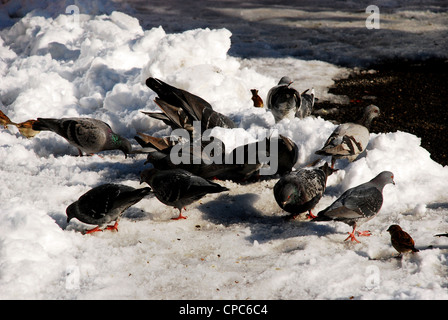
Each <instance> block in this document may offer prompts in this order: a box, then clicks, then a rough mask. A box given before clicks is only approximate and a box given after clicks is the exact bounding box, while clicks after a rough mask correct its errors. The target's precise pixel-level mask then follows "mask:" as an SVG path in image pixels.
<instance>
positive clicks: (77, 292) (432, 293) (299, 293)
mask: <svg viewBox="0 0 448 320" xmlns="http://www.w3.org/2000/svg"><path fill="white" fill-rule="evenodd" d="M395 2H396V1H394V2H385V3H389V4H390V3H395ZM12 3H13V2H8V3H7V4H6V5H4V6H6V7H5V8H7V9H8V10H9V11H11V10H13V9H11V7H12V6H13V5H12ZM14 3H16V4H17V3H20V4H21V7H20V10H22V11H23V17H21V18H20V19H15V20H14V21H12V20H11V19H10V18H8V19H9V20H8V24H5V25H4V26H5V28H3V29H2V30H0V55H1V60H0V74H1V80H0V96H1V104H0V108H1V110H2V111H3V112H4V113H5V114H6V115H8V116H9V117H10V118H11V119H12V120H13V121H16V122H21V121H25V120H28V119H32V118H36V117H39V116H42V117H69V116H83V117H95V118H98V119H101V120H103V121H106V122H108V123H109V124H110V125H111V126H112V128H113V129H114V130H115V131H116V132H117V133H119V134H121V135H123V136H125V137H127V138H128V139H130V141H132V144H133V146H134V147H136V148H137V147H138V145H137V143H136V141H135V140H133V137H134V135H135V134H136V132H144V133H147V134H151V135H155V136H166V135H169V133H170V129H168V128H167V127H166V126H165V125H164V124H163V123H162V122H160V121H156V120H151V119H150V118H149V117H147V116H146V115H144V114H142V113H141V112H140V111H142V110H144V111H156V110H158V107H157V106H156V105H155V103H154V102H153V99H154V97H155V96H156V95H155V93H154V92H152V91H151V90H150V89H149V88H147V87H146V85H145V83H144V81H145V79H146V78H147V77H149V76H154V77H157V78H160V79H162V80H164V81H166V82H168V83H170V84H172V85H175V86H177V87H181V88H183V89H185V90H188V91H190V92H192V93H195V94H197V95H199V96H201V97H203V98H204V99H206V100H207V101H209V102H210V103H211V104H212V105H213V107H214V108H215V110H217V111H219V112H221V113H224V114H226V115H228V116H230V117H231V118H232V119H233V120H234V121H235V122H236V123H237V124H238V126H239V128H237V129H234V130H229V129H227V130H224V129H219V128H217V129H216V130H215V131H214V134H216V135H217V136H220V135H222V136H223V137H225V138H226V142H227V143H229V144H232V143H233V144H235V145H238V144H242V143H243V142H244V141H247V142H248V141H253V140H255V139H256V138H257V137H258V136H259V135H260V134H261V133H262V132H266V131H267V130H269V129H273V130H276V132H277V133H281V134H284V135H286V136H288V137H290V138H291V139H293V140H294V141H295V142H296V144H297V145H298V146H299V160H298V162H297V164H296V168H300V167H302V166H305V165H307V164H308V163H310V162H312V161H314V160H316V159H317V156H316V155H314V151H315V150H317V149H318V148H320V147H321V146H322V145H323V143H324V142H325V140H326V139H327V137H328V136H329V134H330V133H331V132H332V131H333V129H334V128H335V124H333V123H331V122H329V121H325V120H323V119H322V118H320V117H308V118H306V119H294V120H291V121H290V120H283V121H281V122H279V123H277V124H276V123H275V122H274V119H273V116H272V115H271V114H270V113H269V112H268V111H266V110H265V109H255V108H253V107H252V101H251V93H250V89H252V88H257V89H259V90H260V95H261V96H262V97H263V98H264V97H265V96H266V94H267V91H268V90H269V89H270V88H271V87H272V86H273V85H275V84H276V83H277V82H278V79H279V78H280V77H281V76H282V75H284V74H288V75H289V76H290V77H291V78H293V79H294V80H295V83H294V84H295V85H296V86H297V88H298V89H299V90H301V91H303V90H305V89H308V88H311V87H314V88H315V90H316V95H317V97H318V98H319V99H322V100H333V101H335V99H337V98H336V97H334V96H332V95H331V94H329V93H328V92H327V91H328V88H329V87H330V86H331V85H332V84H333V80H334V79H336V78H338V77H339V78H340V77H346V76H347V75H348V74H349V72H350V69H349V68H346V67H339V66H337V65H336V64H334V62H335V61H333V63H332V62H328V61H326V59H325V54H322V55H320V56H319V54H316V55H315V58H314V59H311V60H310V59H306V57H305V58H304V59H298V58H294V57H287V56H279V57H277V56H269V57H260V56H255V57H245V58H243V57H238V56H235V55H231V54H229V52H231V51H232V47H233V46H234V45H235V46H238V45H240V44H239V43H236V44H234V39H233V33H232V32H231V31H230V30H229V29H227V28H190V29H188V30H185V31H181V32H167V31H166V30H165V27H164V26H163V24H162V25H161V26H157V27H153V28H148V29H143V28H142V26H141V24H140V22H139V20H138V19H137V18H135V17H133V16H132V15H131V13H132V10H129V11H128V12H131V13H130V14H127V13H124V12H120V11H114V10H111V9H110V8H115V7H113V5H116V4H114V3H109V2H106V1H104V2H100V1H99V2H94V4H96V5H91V6H90V7H89V5H88V4H87V3H90V2H86V3H85V4H84V2H78V4H79V3H81V4H82V6H81V4H80V7H81V8H83V10H85V11H83V12H87V13H81V14H80V15H79V21H78V22H75V21H73V16H70V15H66V14H65V8H66V7H67V5H68V4H71V3H69V2H67V1H59V2H54V1H52V6H51V9H50V7H49V6H47V7H45V5H48V4H47V3H46V2H39V3H40V4H39V5H38V4H37V3H38V2H34V1H19V2H14ZM42 3H44V7H43V9H44V12H45V13H46V14H45V15H43V14H41V13H42V11H39V10H43V9H42V7H39V6H41V4H42ZM349 3H351V2H349ZM109 4H110V6H109ZM53 5H54V6H53ZM351 5H352V6H353V4H351ZM37 7H39V8H40V9H39V10H37V11H31V10H32V9H36V8H37ZM88 8H93V9H91V10H90V11H89V10H87V9H88ZM281 9H282V8H281V7H273V8H272V10H274V11H273V12H276V10H281ZM15 10H16V12H17V10H19V9H17V8H16V9H15ZM216 10H218V9H216ZM220 10H224V9H220ZM247 10H249V9H247ZM254 10H255V9H254ZM254 10H252V11H251V12H252V16H251V17H252V18H251V19H258V18H262V17H263V15H264V14H266V13H263V14H261V13H260V12H256V11H254ZM339 10H342V9H341V8H339ZM28 11H31V12H30V13H27V14H26V12H28ZM411 11H412V12H413V13H412V14H411V13H410V12H411ZM5 12H7V10H3V11H2V15H3V16H5V17H6V13H5ZM61 12H62V13H61ZM263 12H264V11H263ZM60 13H61V14H60ZM295 13H296V12H292V13H291V14H295ZM417 13H418V14H417ZM328 14H329V13H328ZM347 14H348V13H347ZM389 14H390V15H391V16H390V17H389V18H393V19H395V20H394V21H395V24H396V25H395V28H399V26H400V28H403V24H404V22H403V21H402V19H404V18H406V17H409V15H412V16H414V17H416V19H419V21H421V20H424V21H426V20H428V19H429V20H431V21H433V22H434V24H435V26H434V30H436V31H437V32H439V31H440V30H441V29H443V28H442V26H441V25H439V24H437V21H440V20H441V19H442V18H443V17H444V16H445V17H446V13H445V12H443V11H442V12H437V11H430V12H426V11H421V10H417V9H416V8H414V7H412V8H411V9H409V10H404V11H399V12H398V13H397V12H391V13H389ZM3 16H2V21H6V20H3ZM8 17H9V16H8ZM313 17H314V18H313V19H316V18H315V17H318V14H317V13H314V14H313ZM159 18H160V17H159ZM330 18H331V17H330ZM330 18H329V20H331V19H330ZM275 19H279V20H276V21H280V22H281V23H287V22H288V21H290V20H288V19H285V17H284V16H283V15H281V16H279V17H278V18H275ZM307 21H308V20H307ZM307 21H305V22H303V23H308V22H307ZM310 21H311V20H310ZM313 21H315V20H313ZM13 23H14V24H13ZM425 28H427V26H425ZM419 30H420V31H419ZM431 30H432V29H431ZM443 30H445V31H446V26H445V29H443ZM423 31H425V32H426V29H419V28H418V26H415V32H423ZM363 32H365V31H363ZM349 35H352V36H353V37H355V36H356V35H355V32H354V33H353V34H350V33H349ZM302 36H306V35H301V37H302ZM334 45H335V42H332V43H331V46H329V47H327V48H326V51H329V52H335V50H336V49H335V48H334ZM238 48H239V49H238V50H243V51H244V50H246V51H244V52H246V53H247V55H248V56H250V52H251V51H250V50H252V49H249V48H248V44H247V43H246V44H244V45H243V46H241V47H238ZM343 49H344V50H342V51H337V52H336V56H337V57H338V58H337V59H348V60H350V59H351V58H350V55H348V54H347V52H351V51H350V48H347V47H344V48H343ZM414 49H415V48H414ZM441 49H442V48H439V50H441ZM269 50H272V48H271V49H269ZM388 50H392V49H391V48H389V49H388ZM412 50H413V49H412V48H410V49H409V51H407V52H406V54H407V55H411V54H415V55H418V56H420V53H419V52H417V51H412ZM431 50H432V49H431ZM431 50H428V52H431ZM358 53H359V52H358ZM313 54H314V53H313ZM438 54H440V55H443V54H446V52H444V53H443V52H441V51H440V52H438ZM372 55H373V56H374V57H382V53H381V54H378V53H375V52H374V53H372ZM366 59H370V57H369V56H368V55H366ZM361 60H362V59H361ZM361 62H362V61H361ZM379 107H380V108H381V106H379ZM243 137H244V138H245V139H243ZM232 138H233V139H232ZM235 138H236V139H235ZM76 155H77V151H76V150H75V149H74V148H73V147H71V146H69V145H68V144H67V142H66V141H65V140H64V139H62V138H61V137H59V136H57V135H55V134H53V133H50V132H41V133H39V134H38V135H37V136H36V137H35V138H33V139H26V138H24V137H23V136H21V135H20V133H19V132H18V131H17V130H16V129H15V127H11V126H10V127H9V129H7V130H6V129H1V132H0V158H1V161H0V172H1V177H2V184H1V186H0V191H1V193H0V270H1V271H0V298H2V299H157V300H159V299H241V300H243V299H348V298H350V297H354V298H356V299H447V298H448V293H447V291H446V287H447V285H448V277H447V271H448V270H447V261H446V260H447V257H448V252H447V249H446V248H447V247H446V245H447V241H448V240H447V239H446V238H443V237H442V238H436V237H434V235H435V234H437V233H445V232H446V231H447V229H446V225H447V223H448V218H447V217H448V216H447V213H448V205H447V203H448V195H447V193H446V187H447V182H446V181H448V168H447V167H443V166H441V165H439V164H438V163H436V162H434V161H433V160H431V158H430V154H429V153H428V152H427V151H426V150H425V149H423V148H422V147H421V146H420V139H419V138H418V137H416V136H414V135H411V134H409V133H405V132H400V131H398V132H390V133H383V134H372V135H371V138H370V142H369V145H368V147H367V151H366V153H365V155H363V156H362V157H361V158H360V159H358V160H357V161H355V162H353V163H349V162H347V161H344V160H342V161H338V162H337V165H336V166H337V168H338V169H339V171H337V172H336V173H334V174H333V175H332V176H330V177H329V179H328V187H327V190H326V193H325V195H324V197H323V198H322V199H321V201H320V202H319V203H318V205H317V207H316V208H315V212H318V211H319V210H320V209H323V208H325V207H326V206H327V205H329V204H330V203H331V202H332V201H333V200H335V199H336V198H337V197H338V196H339V195H340V194H341V193H342V192H343V191H345V190H346V189H347V188H350V187H353V186H356V185H358V184H360V183H363V182H366V181H368V180H370V179H371V178H373V177H374V176H375V175H376V174H378V173H379V172H381V171H383V170H390V171H392V172H393V173H394V174H395V182H396V185H395V186H393V185H388V186H386V187H385V189H384V204H383V207H382V209H381V211H380V213H379V214H378V216H377V217H375V218H374V219H372V220H371V221H369V222H368V223H366V224H365V225H363V226H361V229H369V230H370V231H371V232H372V234H373V235H372V236H371V237H363V238H361V239H360V240H361V243H360V244H354V243H348V242H344V241H343V240H344V239H345V237H346V232H348V231H350V227H349V226H347V225H345V224H343V223H338V222H322V223H311V222H309V221H306V220H305V219H303V220H298V221H285V220H284V219H283V217H284V216H285V215H286V213H285V212H283V211H282V210H281V209H280V208H279V207H278V205H277V204H276V202H275V200H274V197H273V193H272V192H273V191H272V189H273V186H274V184H275V183H276V181H277V179H271V180H262V181H260V182H256V183H252V184H247V185H241V184H237V183H234V182H230V181H220V182H219V183H221V184H222V185H224V186H226V187H228V188H229V189H230V191H229V192H225V193H221V194H214V195H207V196H206V197H204V198H203V199H202V200H200V201H198V202H196V203H194V204H192V205H190V206H188V208H187V211H186V215H187V216H188V219H186V220H182V221H172V220H171V219H170V218H172V217H174V216H176V215H177V211H176V210H175V209H173V208H171V207H167V206H165V205H163V204H162V203H160V202H159V201H158V200H157V199H155V198H153V197H149V198H145V199H143V200H142V201H141V202H139V203H138V204H136V205H134V206H133V207H131V208H130V209H128V211H126V214H125V216H124V217H123V219H122V220H121V221H120V224H119V232H109V231H105V232H101V233H95V234H92V235H83V234H82V232H83V231H84V230H85V229H86V228H88V227H89V226H87V225H85V224H83V223H81V222H79V221H77V220H75V219H74V220H72V221H71V222H70V223H69V224H67V222H66V215H65V209H66V207H67V206H68V205H69V204H71V203H72V202H73V201H75V200H77V199H78V198H79V196H80V195H82V194H83V193H84V192H86V191H88V190H90V189H91V188H92V187H94V186H97V185H99V184H103V183H108V182H113V183H122V184H126V185H129V186H133V187H136V188H138V187H141V186H142V185H140V183H139V173H140V171H141V170H143V169H145V168H148V167H149V165H144V162H145V160H146V158H145V156H144V155H135V156H130V157H128V158H127V159H124V157H123V155H122V154H121V153H119V152H113V151H112V152H105V153H103V154H102V156H103V157H102V158H101V157H98V156H92V157H77V156H76ZM391 224H400V225H401V226H402V228H403V229H404V230H405V231H407V232H408V233H410V234H411V235H412V237H413V238H414V240H415V241H416V246H417V247H418V248H419V249H420V250H421V251H420V252H419V253H418V254H414V255H406V256H405V257H403V258H402V259H395V258H394V256H395V255H396V254H397V253H396V251H395V250H394V249H393V248H392V246H391V244H390V236H389V234H388V233H387V232H386V230H387V228H388V227H389V225H391Z"/></svg>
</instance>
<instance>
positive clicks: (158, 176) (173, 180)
mask: <svg viewBox="0 0 448 320" xmlns="http://www.w3.org/2000/svg"><path fill="white" fill-rule="evenodd" d="M140 182H142V183H143V182H146V183H147V184H148V185H149V186H150V187H151V188H152V190H153V192H154V193H155V196H156V198H157V199H158V200H159V201H160V202H162V203H164V204H166V205H168V206H172V207H175V208H177V209H178V210H179V216H178V217H177V218H173V220H179V219H186V218H187V217H185V216H183V215H182V208H184V207H185V206H187V205H189V204H191V203H193V202H195V201H197V200H199V199H201V198H202V197H204V196H205V195H206V194H209V193H220V192H223V191H229V189H227V188H226V187H223V186H221V185H219V184H217V183H214V182H211V181H209V180H207V179H204V178H201V177H199V176H196V175H194V174H192V173H191V172H189V171H186V170H183V169H170V170H158V169H155V168H152V169H146V170H143V171H142V172H141V174H140Z"/></svg>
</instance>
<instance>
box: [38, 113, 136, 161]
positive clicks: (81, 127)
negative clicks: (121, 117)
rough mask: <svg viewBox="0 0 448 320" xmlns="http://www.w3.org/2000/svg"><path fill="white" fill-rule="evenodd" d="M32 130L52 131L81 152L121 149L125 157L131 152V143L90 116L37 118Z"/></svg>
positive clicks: (92, 152) (105, 124) (80, 153)
mask: <svg viewBox="0 0 448 320" xmlns="http://www.w3.org/2000/svg"><path fill="white" fill-rule="evenodd" d="M32 128H33V130H37V131H52V132H54V133H56V134H58V135H60V136H61V137H63V138H65V139H66V140H67V141H68V142H69V143H70V144H71V145H73V146H75V147H76V148H78V151H79V155H80V156H82V153H83V152H85V153H86V154H94V153H98V152H101V151H105V150H121V151H123V153H124V154H125V157H127V155H128V154H129V153H130V152H131V150H132V146H131V143H130V142H129V141H128V140H127V139H125V138H123V137H121V136H120V135H118V134H116V133H114V132H113V131H112V129H111V127H110V126H109V125H108V124H107V123H105V122H103V121H101V120H97V119H92V118H62V119H50V118H37V120H36V121H35V122H34V123H33V125H32Z"/></svg>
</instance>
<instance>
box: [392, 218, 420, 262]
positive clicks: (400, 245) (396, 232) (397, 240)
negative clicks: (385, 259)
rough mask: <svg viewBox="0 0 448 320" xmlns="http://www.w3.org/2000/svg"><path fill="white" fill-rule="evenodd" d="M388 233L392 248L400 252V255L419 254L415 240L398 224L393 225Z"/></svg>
mask: <svg viewBox="0 0 448 320" xmlns="http://www.w3.org/2000/svg"><path fill="white" fill-rule="evenodd" d="M387 231H388V232H389V233H390V240H391V242H392V246H393V247H394V248H395V250H397V251H398V253H399V255H401V254H402V253H405V252H419V250H418V249H416V248H415V243H414V239H412V237H411V236H410V235H409V234H408V233H407V232H405V231H403V229H401V227H400V226H399V225H397V224H393V225H391V226H390V227H389V228H388V229H387Z"/></svg>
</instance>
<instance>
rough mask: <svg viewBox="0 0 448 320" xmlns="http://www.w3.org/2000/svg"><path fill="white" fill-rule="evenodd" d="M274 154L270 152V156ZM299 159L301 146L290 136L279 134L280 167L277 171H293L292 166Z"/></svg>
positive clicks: (280, 173)
mask: <svg viewBox="0 0 448 320" xmlns="http://www.w3.org/2000/svg"><path fill="white" fill-rule="evenodd" d="M273 155H274V154H273V153H272V152H270V156H273ZM298 159H299V147H298V146H297V144H296V143H295V142H294V141H292V140H291V139H290V138H288V137H285V136H283V135H281V134H280V135H279V139H278V157H277V160H278V168H277V173H278V174H279V175H284V174H286V173H289V172H291V171H292V168H293V167H294V165H295V164H296V162H297V160H298Z"/></svg>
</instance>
